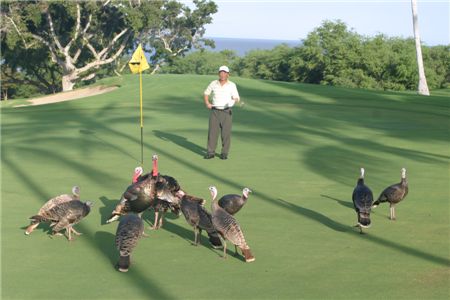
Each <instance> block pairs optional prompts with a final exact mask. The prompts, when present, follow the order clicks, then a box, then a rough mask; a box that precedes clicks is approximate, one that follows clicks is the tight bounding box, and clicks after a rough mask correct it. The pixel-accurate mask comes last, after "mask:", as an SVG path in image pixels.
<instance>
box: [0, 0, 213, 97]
mask: <svg viewBox="0 0 450 300" xmlns="http://www.w3.org/2000/svg"><path fill="white" fill-rule="evenodd" d="M0 7H1V26H0V33H1V60H0V62H1V71H2V83H3V84H2V98H7V97H8V96H9V97H17V96H27V95H29V94H32V93H33V92H39V93H52V92H56V91H61V90H64V91H67V90H71V89H72V88H73V86H74V85H75V84H78V85H79V84H82V83H83V81H89V80H92V79H93V78H95V77H98V76H99V75H102V74H103V75H104V74H109V75H111V74H113V73H112V72H114V71H115V70H117V69H119V70H120V69H121V68H122V66H123V65H125V64H126V61H127V60H125V61H124V60H123V59H122V58H123V56H127V55H129V54H130V52H132V51H133V50H134V49H135V48H136V46H137V44H138V43H142V44H143V46H144V47H145V49H146V51H147V52H148V53H150V63H151V64H152V66H153V69H155V68H156V69H157V68H158V67H159V65H162V64H164V63H166V62H170V61H171V59H173V58H174V57H177V56H179V55H183V54H184V53H185V52H187V51H189V50H190V49H192V48H202V47H203V46H204V45H213V41H211V40H208V39H204V38H203V35H204V33H205V28H204V26H205V24H208V23H211V21H212V18H211V15H212V14H214V13H215V12H217V5H216V4H215V3H214V2H212V1H209V0H194V1H193V5H191V7H189V6H187V5H185V4H183V3H180V2H177V1H175V0H139V1H132V0H130V1H111V0H103V1H82V0H77V1H68V0H66V1H37V0H36V1H2V2H1V3H0ZM25 85H26V86H28V87H31V88H28V87H24V86H25Z"/></svg>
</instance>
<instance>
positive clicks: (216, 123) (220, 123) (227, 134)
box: [207, 109, 233, 155]
mask: <svg viewBox="0 0 450 300" xmlns="http://www.w3.org/2000/svg"><path fill="white" fill-rule="evenodd" d="M232 120H233V116H232V112H231V109H227V110H217V109H212V110H211V113H210V115H209V129H208V147H207V151H208V154H215V152H216V147H217V138H218V137H219V132H220V133H221V135H220V137H221V139H222V152H221V153H222V154H225V155H228V151H229V150H230V144H231V125H232Z"/></svg>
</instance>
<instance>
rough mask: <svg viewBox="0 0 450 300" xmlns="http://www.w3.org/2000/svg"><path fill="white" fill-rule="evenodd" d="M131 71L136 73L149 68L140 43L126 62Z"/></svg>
mask: <svg viewBox="0 0 450 300" xmlns="http://www.w3.org/2000/svg"><path fill="white" fill-rule="evenodd" d="M128 66H129V67H130V70H131V73H133V74H136V73H140V72H142V71H145V70H147V69H149V68H150V66H149V65H148V62H147V59H146V58H145V55H144V51H143V50H142V47H141V44H139V46H138V47H137V49H136V51H134V53H133V56H132V57H131V60H130V62H129V63H128Z"/></svg>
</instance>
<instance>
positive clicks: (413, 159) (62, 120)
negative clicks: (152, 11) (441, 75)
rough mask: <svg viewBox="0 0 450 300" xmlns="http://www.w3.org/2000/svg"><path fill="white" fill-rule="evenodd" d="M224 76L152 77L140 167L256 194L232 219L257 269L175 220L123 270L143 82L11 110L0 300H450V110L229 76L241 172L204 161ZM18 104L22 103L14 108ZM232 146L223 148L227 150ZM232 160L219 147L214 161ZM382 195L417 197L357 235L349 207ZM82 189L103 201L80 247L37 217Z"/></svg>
mask: <svg viewBox="0 0 450 300" xmlns="http://www.w3.org/2000/svg"><path fill="white" fill-rule="evenodd" d="M213 79H215V76H197V75H156V76H147V75H144V76H143V87H144V89H143V98H144V116H145V118H144V169H145V171H149V170H150V169H151V156H152V154H154V153H156V154H158V156H159V170H160V172H161V173H162V174H167V175H171V176H174V177H175V178H176V179H177V180H178V181H179V183H180V185H181V186H182V187H183V189H185V190H186V192H188V193H189V194H192V195H196V196H199V197H203V198H205V199H206V200H207V203H206V207H207V209H208V210H210V204H211V201H210V196H209V192H208V187H209V186H210V185H215V186H216V187H217V188H218V191H219V197H220V196H221V195H223V194H228V193H240V192H241V191H242V188H243V187H249V188H250V189H252V191H253V193H252V194H251V195H250V198H249V201H248V203H247V204H246V206H245V207H244V208H243V209H242V210H241V211H240V212H239V213H238V214H237V215H236V218H237V220H238V221H239V223H240V225H241V227H242V229H243V231H244V234H245V237H246V240H247V242H248V244H249V246H250V247H251V249H252V252H253V253H254V255H255V257H256V261H255V262H252V263H245V262H244V261H243V260H242V258H241V257H234V256H233V255H232V254H233V251H234V250H233V248H234V247H232V245H231V244H230V243H228V248H229V249H230V250H229V253H228V254H229V255H228V258H227V259H222V258H221V254H222V251H221V250H214V249H212V248H211V247H210V246H209V245H208V243H207V238H206V235H205V234H203V240H202V244H201V245H199V246H198V247H195V246H192V245H191V243H190V242H191V241H192V240H193V238H194V234H193V231H192V228H191V227H190V226H189V225H188V224H187V223H186V221H185V219H184V217H183V216H181V217H179V218H176V217H175V216H173V215H172V214H170V213H168V214H167V217H166V223H165V224H164V226H163V228H162V229H160V230H158V231H150V230H148V226H149V224H148V223H147V222H153V212H146V213H145V214H144V219H145V220H146V228H147V229H146V232H147V233H148V234H149V237H148V238H143V239H141V240H140V242H139V244H138V246H137V248H136V249H135V251H134V252H133V254H132V258H131V259H132V265H131V267H130V270H129V272H128V273H126V274H123V273H120V272H118V271H116V270H115V268H114V265H115V264H116V262H117V260H118V252H117V250H116V249H115V246H114V235H115V231H116V228H117V225H118V222H115V223H112V224H105V220H106V218H107V217H108V216H109V215H110V213H111V211H112V210H113V208H114V206H115V205H116V204H117V202H118V200H119V198H120V196H121V194H122V192H123V191H124V189H125V188H126V187H127V186H128V185H129V184H130V182H131V176H132V173H133V170H134V168H135V167H136V166H138V165H139V164H140V127H139V79H138V77H137V76H124V77H122V78H121V79H120V80H119V79H117V78H112V79H105V80H103V82H104V83H105V85H108V84H109V83H111V82H115V83H117V82H118V81H120V84H117V85H120V87H119V88H118V89H116V90H115V91H112V92H110V93H107V94H102V95H97V96H93V97H88V98H84V99H79V100H74V101H70V102H63V103H56V104H49V105H42V106H36V107H20V108H14V107H12V104H11V103H7V104H2V107H1V109H2V111H1V130H2V132H1V237H0V238H1V275H2V277H1V284H2V285H1V298H2V299H448V298H449V296H450V295H449V286H450V271H449V270H450V268H449V267H450V263H449V262H450V257H449V256H450V254H449V242H450V240H449V225H450V224H449V193H450V190H449V182H450V181H449V161H450V160H449V159H450V151H449V149H450V148H449V120H450V118H449V100H448V93H447V92H440V93H439V95H440V96H430V97H421V96H417V95H414V94H411V93H394V92H374V91H366V90H356V89H344V88H335V87H327V86H319V85H306V84H294V83H283V82H271V81H262V80H251V79H244V78H231V79H232V80H233V81H234V82H236V84H237V86H238V89H239V92H240V94H241V98H242V100H243V101H244V102H245V103H246V104H245V106H244V107H242V108H240V107H236V108H234V109H233V118H234V120H233V136H232V145H231V151H230V154H229V159H228V160H226V161H222V160H220V159H219V158H217V157H216V158H215V159H212V160H204V159H203V155H204V147H205V146H206V136H207V123H208V116H209V112H208V111H207V109H206V108H205V107H204V104H203V97H202V94H203V91H204V89H205V87H206V86H207V85H208V83H209V82H210V81H211V80H213ZM11 102H12V101H11ZM219 144H220V142H219ZM218 151H219V152H220V147H219V148H218ZM360 167H364V168H365V170H366V180H365V182H366V184H367V185H368V186H369V187H370V188H371V189H372V191H373V193H374V197H378V195H379V193H380V192H381V191H382V190H383V189H384V188H385V187H387V186H388V185H390V184H393V183H397V182H399V181H400V169H401V168H402V167H405V168H406V169H407V176H408V182H409V187H410V190H409V194H408V196H407V197H406V199H405V200H404V201H402V202H401V203H400V204H399V205H397V208H396V214H397V220H396V221H390V220H389V219H388V216H389V206H388V205H387V204H382V205H380V206H378V207H377V208H376V209H373V210H372V215H371V219H372V226H371V227H370V228H369V229H367V230H365V232H366V234H363V235H361V234H359V230H357V229H356V228H354V227H353V225H355V224H356V220H357V219H356V213H355V211H354V209H353V204H352V201H351V195H352V191H353V188H354V186H355V185H356V181H357V177H358V175H359V168H360ZM73 185H79V186H80V188H81V199H82V200H83V201H87V200H90V201H93V202H94V207H93V209H92V211H91V213H90V214H89V215H88V216H87V217H86V218H85V219H83V220H82V221H81V223H80V224H78V225H76V226H75V229H77V230H78V231H80V232H82V233H83V235H81V236H77V237H75V240H74V241H72V242H68V241H67V239H65V238H64V237H53V238H51V237H50V236H49V235H48V230H49V227H48V226H47V225H40V226H39V227H38V228H37V230H35V231H34V232H33V233H32V234H31V235H30V236H26V235H24V230H25V227H26V226H27V225H28V224H29V221H28V218H29V217H30V216H32V215H34V214H35V213H37V211H38V210H39V208H40V207H41V206H42V205H43V203H45V201H47V200H48V199H49V198H51V197H54V196H56V195H59V194H63V193H70V191H71V188H72V186H73Z"/></svg>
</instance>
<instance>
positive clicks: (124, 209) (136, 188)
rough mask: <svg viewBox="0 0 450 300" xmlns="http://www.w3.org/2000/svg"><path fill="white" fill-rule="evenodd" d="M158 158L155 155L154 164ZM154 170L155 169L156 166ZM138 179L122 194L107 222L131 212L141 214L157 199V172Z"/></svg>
mask: <svg viewBox="0 0 450 300" xmlns="http://www.w3.org/2000/svg"><path fill="white" fill-rule="evenodd" d="M157 159H158V157H157V156H156V155H154V156H153V164H154V165H155V164H157ZM153 171H155V168H154V169H153ZM156 171H157V168H156ZM133 180H134V179H133ZM136 181H137V182H136V183H133V184H132V185H130V186H128V187H127V189H126V190H125V192H124V193H123V194H122V197H121V199H120V202H119V204H117V206H116V208H115V209H114V211H113V212H112V214H111V216H110V217H109V219H108V220H107V221H106V223H111V222H113V221H116V220H117V219H119V217H120V216H121V215H125V214H127V213H130V212H134V213H138V214H141V213H142V212H143V211H145V210H146V209H148V208H149V207H151V206H152V205H153V202H154V199H155V184H156V182H157V181H158V175H157V173H156V175H155V176H153V174H152V176H146V178H145V179H142V178H139V179H137V180H136Z"/></svg>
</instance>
